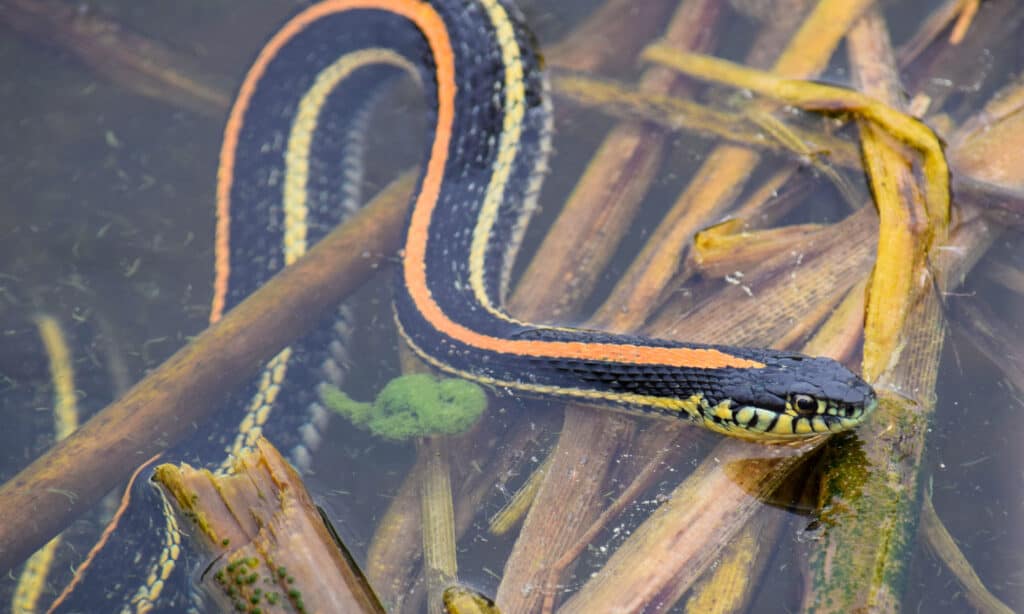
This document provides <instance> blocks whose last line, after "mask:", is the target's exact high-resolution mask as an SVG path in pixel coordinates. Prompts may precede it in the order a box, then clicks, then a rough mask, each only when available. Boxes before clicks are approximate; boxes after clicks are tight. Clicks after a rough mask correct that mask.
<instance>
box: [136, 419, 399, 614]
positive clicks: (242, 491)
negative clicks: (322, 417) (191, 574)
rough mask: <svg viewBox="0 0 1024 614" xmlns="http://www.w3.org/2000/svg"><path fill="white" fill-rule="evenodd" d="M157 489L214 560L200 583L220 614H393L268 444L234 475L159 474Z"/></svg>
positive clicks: (161, 470) (172, 469)
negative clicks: (254, 610)
mask: <svg viewBox="0 0 1024 614" xmlns="http://www.w3.org/2000/svg"><path fill="white" fill-rule="evenodd" d="M154 482H155V483H156V484H158V485H159V486H160V487H161V488H162V489H163V490H164V493H165V496H166V497H167V499H169V500H170V501H172V502H173V505H172V506H173V508H174V510H175V512H176V514H177V515H178V517H179V522H180V523H181V525H182V526H183V527H186V529H187V530H186V531H185V533H186V534H187V535H189V536H191V541H192V547H193V548H195V549H197V550H199V551H201V552H203V553H204V555H205V556H206V557H207V558H208V559H209V560H211V561H213V563H212V564H211V565H210V567H209V568H207V569H206V570H205V572H204V573H203V574H202V577H201V578H200V580H199V581H198V584H199V586H200V587H201V588H202V589H203V590H204V592H205V593H206V594H207V595H208V596H210V598H211V600H212V601H213V603H215V604H216V605H217V607H218V608H219V610H220V611H223V612H227V611H234V610H238V609H242V610H245V611H251V609H250V608H253V607H254V606H258V607H259V609H260V611H262V612H266V613H267V614H278V613H279V614H285V613H287V612H295V611H308V612H352V613H353V614H356V613H358V614H384V608H382V607H381V605H380V602H379V601H377V597H376V596H375V595H374V593H373V589H372V588H370V585H369V584H368V583H367V582H366V578H364V577H363V574H362V573H361V572H360V571H359V568H358V567H357V566H356V564H355V561H354V560H353V559H352V556H351V555H350V554H349V552H348V549H347V548H345V546H344V544H342V543H341V542H340V541H338V540H337V536H336V534H334V533H333V531H331V530H330V529H329V528H328V527H327V525H326V524H325V522H324V519H323V517H322V516H321V514H320V511H319V510H318V509H317V507H316V505H315V504H314V503H313V500H312V498H311V497H310V496H309V493H308V492H307V491H306V488H305V486H304V485H303V483H302V480H301V479H300V478H299V476H298V474H297V473H295V470H294V469H292V467H291V465H289V464H288V461H287V460H285V459H284V458H283V457H282V456H281V454H280V452H278V451H277V449H276V448H274V446H272V445H271V444H270V442H268V441H267V440H265V439H259V440H258V441H257V442H256V447H255V449H254V450H252V451H250V452H246V453H245V454H243V455H241V456H240V457H239V458H238V460H237V461H236V462H235V464H234V466H233V467H232V470H231V473H230V474H229V475H214V474H212V473H210V472H209V471H207V470H205V469H193V468H192V467H190V466H189V465H187V464H182V465H178V466H175V465H169V464H168V465H161V466H159V467H157V468H156V471H155V474H154ZM282 572H283V573H282ZM247 578H248V579H247ZM249 579H252V580H255V581H249ZM239 580H241V581H239ZM300 605H301V606H302V607H301V608H300V607H299V606H300Z"/></svg>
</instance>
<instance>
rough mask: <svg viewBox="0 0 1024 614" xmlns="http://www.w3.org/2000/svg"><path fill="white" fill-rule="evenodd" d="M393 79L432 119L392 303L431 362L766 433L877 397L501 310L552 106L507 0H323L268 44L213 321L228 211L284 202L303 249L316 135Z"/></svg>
mask: <svg viewBox="0 0 1024 614" xmlns="http://www.w3.org/2000/svg"><path fill="white" fill-rule="evenodd" d="M325 49H330V53H322V50H325ZM402 72H405V73H408V74H411V75H412V77H413V78H414V79H416V80H417V81H418V82H419V83H420V84H421V86H422V88H423V90H424V93H425V97H426V99H427V101H428V103H429V105H430V109H431V114H432V115H431V120H432V121H431V122H430V126H431V128H430V135H429V137H428V138H429V145H428V148H427V154H426V160H425V163H424V171H423V173H422V176H421V178H420V183H419V189H418V191H417V193H416V195H415V197H414V202H413V205H412V210H411V213H410V216H409V222H408V231H407V238H406V241H405V247H404V252H403V257H402V263H401V266H400V267H399V271H398V281H397V283H396V288H397V289H396V292H395V300H394V311H395V316H396V321H397V324H398V328H399V331H400V333H401V336H402V337H403V338H404V339H405V341H406V342H407V343H408V344H409V346H410V347H411V348H412V349H413V350H414V351H415V352H416V353H417V354H418V355H419V356H420V357H421V358H423V359H424V360H425V361H426V362H427V363H429V364H431V365H433V366H434V367H436V368H438V369H440V370H442V371H446V372H449V373H453V374H456V375H460V376H462V377H466V378H469V379H472V380H476V381H478V382H481V383H484V384H487V385H490V386H492V387H494V388H498V389H511V390H517V391H522V392H525V393H528V394H539V395H550V396H558V397H566V398H573V399H577V400H582V401H588V402H595V403H598V404H603V405H611V406H615V407H617V408H620V409H625V410H626V411H637V410H645V411H647V412H654V413H657V414H663V415H669V416H678V417H683V418H688V419H690V420H692V421H694V422H696V423H699V424H701V425H703V426H705V427H707V428H710V429H712V430H714V431H718V432H722V433H726V434H730V435H736V436H741V437H746V438H753V439H760V440H772V439H775V440H778V439H789V438H795V437H802V436H806V435H811V434H815V433H826V432H835V431H841V430H845V429H847V428H850V427H853V426H855V425H857V424H858V423H860V422H861V421H862V419H863V418H864V416H865V415H866V414H867V412H868V411H870V409H871V408H872V407H873V405H874V403H875V397H874V393H873V391H872V389H871V387H870V386H869V385H868V384H866V383H865V382H864V381H863V380H861V379H860V378H858V377H857V376H856V375H854V374H853V373H851V372H850V371H849V370H847V369H846V368H845V367H843V366H842V365H840V364H839V363H837V362H835V361H833V360H830V359H827V358H812V357H808V356H803V355H800V354H797V353H793V352H784V351H772V350H767V349H756V348H736V347H726V346H715V345H698V344H691V343H683V342H676V341H668V340H662V339H650V338H644V337H639V336H630V335H616V334H609V333H604V332H599V331H591V330H580V329H572V328H559V327H545V326H536V325H532V324H529V323H526V322H521V321H519V320H516V319H515V318H513V317H511V316H509V315H508V314H506V313H505V312H504V311H503V310H502V308H501V302H502V301H501V299H502V295H503V293H504V290H505V288H506V286H507V284H508V278H509V270H510V267H511V264H512V262H513V257H514V254H515V252H516V249H517V247H518V244H519V242H520V241H519V240H520V238H521V236H522V233H523V229H524V227H525V225H526V223H527V220H528V219H529V217H530V215H531V213H532V212H533V211H534V209H535V203H536V196H537V192H538V190H539V186H540V180H541V175H542V174H543V170H544V168H545V165H546V159H547V154H548V151H549V149H550V147H549V136H550V106H549V104H548V97H547V92H546V89H545V79H544V75H543V72H542V71H541V69H540V60H539V56H538V54H537V52H536V51H535V48H534V45H533V43H532V39H531V37H530V35H529V34H528V32H527V30H526V29H525V28H524V27H523V25H522V22H521V19H520V18H519V17H518V16H517V13H516V12H515V10H514V9H512V8H511V7H509V6H507V5H506V4H504V3H502V2H501V1H500V0H477V1H473V2H467V1H466V0H458V1H455V0H434V1H433V2H424V1H420V0H327V1H325V2H321V3H319V4H315V5H313V6H311V7H309V8H307V9H306V10H304V11H302V12H301V13H300V14H299V15H297V16H296V17H295V18H293V19H292V20H291V21H290V22H288V24H287V25H285V26H284V28H283V29H281V30H280V31H279V32H278V33H277V34H276V35H275V36H274V37H273V38H272V39H271V41H270V42H269V43H268V44H267V45H266V46H265V47H264V49H263V51H262V52H261V53H260V55H259V57H258V58H257V60H256V62H255V64H254V65H253V67H252V68H251V69H250V72H249V73H248V75H247V77H246V79H245V81H244V83H243V85H242V87H241V90H240V93H239V96H238V98H237V100H236V103H235V106H234V108H233V110H232V112H231V115H230V118H229V120H228V127H227V131H226V135H225V139H224V146H223V150H222V156H221V165H220V172H219V179H220V184H219V187H218V207H219V208H218V243H217V247H218V249H217V285H216V299H215V301H214V313H215V315H216V314H218V313H219V311H220V310H222V309H223V306H224V297H225V296H227V295H228V293H229V285H230V284H229V280H232V279H233V278H234V277H235V275H236V273H235V271H236V270H238V269H241V270H243V271H244V270H245V269H247V268H249V267H250V263H249V262H244V261H235V259H234V258H233V257H232V253H231V252H230V251H229V249H228V245H229V240H228V237H232V238H231V241H230V242H234V238H233V236H232V235H233V234H234V233H235V230H234V229H233V226H234V225H235V222H234V219H233V216H232V211H234V210H236V209H238V208H239V207H240V206H246V207H248V206H250V204H251V203H252V201H253V199H254V196H257V197H258V196H259V193H260V192H262V191H270V192H271V193H270V194H267V195H266V196H265V197H264V198H267V199H273V202H278V201H280V200H282V198H281V197H282V196H283V213H282V214H281V216H282V218H283V224H282V226H283V230H282V233H283V245H284V249H285V251H284V255H283V258H284V261H285V262H286V263H287V262H290V261H291V260H293V259H294V257H297V256H296V255H295V254H293V253H290V252H289V248H290V247H291V246H292V245H293V244H304V235H303V233H304V232H305V227H304V216H305V211H306V210H307V208H308V201H309V199H310V198H312V197H313V195H314V194H316V193H319V194H323V193H325V192H324V190H325V189H330V187H331V186H321V185H311V182H310V181H309V168H310V167H311V165H312V164H313V163H315V161H316V160H317V159H318V152H317V149H318V147H321V146H322V145H321V144H320V143H321V141H328V140H330V139H329V138H328V137H326V136H321V133H322V132H323V131H325V127H330V129H331V130H333V129H336V126H337V124H338V123H339V121H341V120H338V119H337V118H338V117H344V113H346V112H351V110H352V109H355V108H359V107H358V104H359V102H358V101H357V100H353V99H354V98H358V99H360V100H363V99H365V97H366V95H367V94H366V92H367V91H372V90H373V88H372V87H370V85H368V84H373V85H377V84H380V83H381V82H383V81H384V80H385V79H386V78H387V77H388V76H390V75H393V74H397V73H402ZM300 78H301V80H300ZM300 84H304V85H305V86H304V87H303V86H301V85H300ZM282 126H287V127H282ZM268 127H277V128H276V129H275V130H276V132H275V134H277V135H278V136H279V139H278V140H277V141H274V140H271V139H270V137H269V136H268ZM327 131H329V130H327ZM258 143H262V144H264V145H263V146H262V147H254V146H253V145H254V144H258ZM268 145H269V146H268ZM268 177H280V178H281V180H280V185H278V184H277V183H275V184H273V185H268V182H267V181H266V178H268Z"/></svg>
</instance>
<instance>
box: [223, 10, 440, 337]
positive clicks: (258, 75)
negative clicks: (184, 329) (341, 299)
mask: <svg viewBox="0 0 1024 614" xmlns="http://www.w3.org/2000/svg"><path fill="white" fill-rule="evenodd" d="M352 9H380V10H385V11H391V12H392V13H397V14H399V15H402V16H403V17H405V18H407V19H409V20H410V21H412V22H413V23H415V24H416V26H417V27H419V28H420V30H422V31H423V34H424V36H426V37H427V38H428V39H429V40H433V38H434V37H435V36H438V35H439V34H440V35H441V36H443V38H444V41H445V43H446V46H448V47H449V52H448V53H449V55H450V54H451V51H450V45H447V41H448V37H447V31H446V29H445V26H444V22H443V21H441V17H440V16H439V15H438V14H437V13H436V12H435V11H434V9H433V8H432V7H431V6H430V5H428V4H426V3H424V2H421V1H418V0H328V1H326V2H321V3H319V4H316V5H313V6H311V7H309V8H308V9H306V10H304V11H302V12H301V13H299V14H298V15H296V16H295V17H293V18H292V19H291V20H290V21H289V22H288V23H286V24H285V25H284V27H283V28H281V30H280V31H278V32H277V34H275V35H274V37H273V38H271V39H270V42H268V43H267V44H266V46H264V47H263V49H262V50H260V53H259V56H257V58H256V61H255V62H254V63H253V65H252V68H250V69H249V72H248V74H246V76H245V80H244V81H243V82H242V86H241V88H240V89H239V91H238V96H237V98H235V104H234V106H232V108H231V113H230V114H229V115H228V122H227V126H225V128H224V140H223V142H222V143H221V149H220V165H219V167H218V169H217V226H216V239H215V242H214V280H213V304H212V305H211V307H210V323H211V324H213V323H214V322H216V321H217V320H219V319H220V318H221V316H222V315H224V305H225V301H226V299H227V292H228V278H229V277H230V275H231V257H230V249H231V247H230V240H231V238H230V229H231V186H232V183H233V181H234V173H235V149H236V148H237V147H238V135H239V133H240V132H241V130H242V122H243V120H244V118H245V112H246V111H247V110H248V108H249V102H250V101H251V100H252V95H253V93H254V92H255V90H256V86H257V85H258V84H259V82H260V79H262V78H263V75H264V74H265V73H266V71H267V66H268V65H269V64H270V62H271V61H272V60H273V59H274V58H275V57H276V56H277V54H278V52H280V51H281V48H282V47H284V46H285V45H286V44H288V41H290V40H291V39H292V38H294V37H295V36H296V35H298V34H299V33H300V32H302V31H303V30H305V29H306V27H308V26H309V25H310V24H311V23H313V22H315V21H316V20H318V19H321V18H323V17H325V16H327V15H331V14H334V13H341V12H343V11H348V10H352ZM449 63H450V64H454V62H449ZM453 77H454V73H452V76H450V77H449V80H451V79H452V78H453Z"/></svg>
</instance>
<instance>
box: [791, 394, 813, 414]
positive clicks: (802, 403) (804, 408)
mask: <svg viewBox="0 0 1024 614" xmlns="http://www.w3.org/2000/svg"><path fill="white" fill-rule="evenodd" d="M793 406H794V407H796V411H797V412H798V413H800V414H804V415H812V416H813V415H814V414H815V413H816V410H817V409H818V402H817V401H815V400H814V397H812V396H810V395H807V394H797V395H794V396H793Z"/></svg>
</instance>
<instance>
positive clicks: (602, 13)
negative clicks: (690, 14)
mask: <svg viewBox="0 0 1024 614" xmlns="http://www.w3.org/2000/svg"><path fill="white" fill-rule="evenodd" d="M674 4H675V3H674V2H671V1H670V0H657V1H654V2H650V1H649V2H644V3H643V4H638V3H637V2H635V0H607V1H606V2H605V3H604V4H602V5H601V7H600V8H598V9H596V10H595V11H594V12H593V13H592V14H591V15H590V16H589V17H587V19H586V20H585V21H584V22H583V23H581V24H580V25H578V26H577V27H576V28H574V29H573V31H572V32H571V33H570V34H569V35H568V36H566V37H565V38H564V39H562V40H561V41H560V42H558V43H556V44H554V45H552V46H551V47H549V48H548V50H547V52H546V53H545V54H544V55H545V56H546V57H548V58H550V60H551V65H552V66H558V67H560V68H567V69H570V70H586V71H597V70H600V71H603V72H613V71H616V70H620V69H623V68H627V69H628V68H631V67H632V65H633V58H635V57H636V54H637V52H639V51H640V48H641V47H642V46H643V45H644V44H646V41H648V40H650V39H651V38H652V37H654V36H656V35H657V34H658V33H660V32H661V28H662V24H664V23H665V20H666V19H667V18H668V17H669V16H670V15H671V13H672V6H673V5H674ZM608 41H615V44H614V45H610V44H608Z"/></svg>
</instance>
